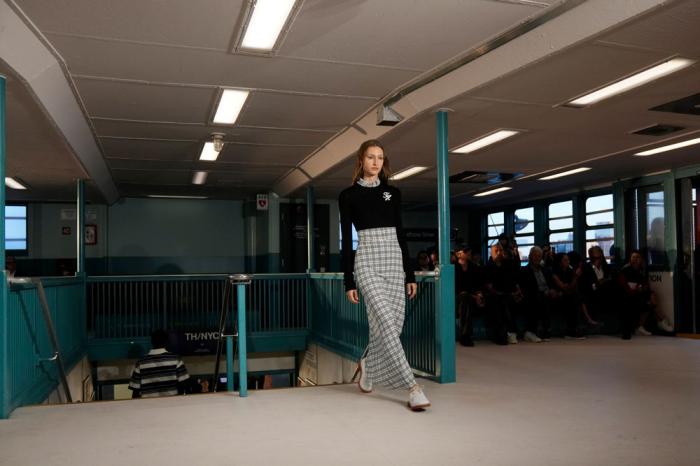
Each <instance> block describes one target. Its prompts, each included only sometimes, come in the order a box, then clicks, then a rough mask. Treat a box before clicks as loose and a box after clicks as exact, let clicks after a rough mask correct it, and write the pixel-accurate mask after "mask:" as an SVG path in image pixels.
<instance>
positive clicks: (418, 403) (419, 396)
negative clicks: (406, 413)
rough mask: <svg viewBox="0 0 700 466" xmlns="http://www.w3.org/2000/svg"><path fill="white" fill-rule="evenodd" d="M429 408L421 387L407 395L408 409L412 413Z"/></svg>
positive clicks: (428, 402)
mask: <svg viewBox="0 0 700 466" xmlns="http://www.w3.org/2000/svg"><path fill="white" fill-rule="evenodd" d="M428 406H430V401H429V400H428V398H427V397H426V396H425V393H423V389H422V388H421V387H416V388H414V389H413V390H411V391H410V392H409V393H408V407H409V408H411V410H412V411H422V410H423V409H425V408H427V407H428Z"/></svg>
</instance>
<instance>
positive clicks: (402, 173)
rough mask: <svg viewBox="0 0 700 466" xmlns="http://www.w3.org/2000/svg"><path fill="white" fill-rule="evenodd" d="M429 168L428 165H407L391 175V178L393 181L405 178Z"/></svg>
mask: <svg viewBox="0 0 700 466" xmlns="http://www.w3.org/2000/svg"><path fill="white" fill-rule="evenodd" d="M427 169H428V167H419V166H417V165H413V166H410V167H406V168H404V169H403V170H399V171H398V172H396V173H394V174H393V175H391V176H390V177H389V179H390V180H391V181H397V180H403V179H404V178H408V177H409V176H413V175H417V174H418V173H421V172H424V171H426V170H427Z"/></svg>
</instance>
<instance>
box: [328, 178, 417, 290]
mask: <svg viewBox="0 0 700 466" xmlns="http://www.w3.org/2000/svg"><path fill="white" fill-rule="evenodd" d="M338 204H339V207H340V230H341V234H342V236H343V243H342V265H343V273H344V275H345V276H344V279H345V290H346V291H348V290H354V289H356V288H357V286H356V285H355V279H354V278H353V270H354V266H355V257H354V255H353V250H352V225H353V224H354V225H355V229H356V230H357V231H360V230H366V229H368V228H389V227H394V228H396V236H397V239H398V241H399V246H400V247H401V255H402V258H403V270H404V272H405V273H406V283H415V281H416V277H415V275H414V273H413V270H412V269H411V266H410V260H409V257H408V247H407V246H406V238H405V236H404V232H403V226H402V223H401V191H399V189H398V188H396V187H394V186H390V185H387V184H385V183H384V182H381V183H379V185H378V186H374V187H365V186H360V185H359V184H357V183H355V184H354V185H352V186H350V187H349V188H346V189H344V190H343V192H341V193H340V196H339V198H338Z"/></svg>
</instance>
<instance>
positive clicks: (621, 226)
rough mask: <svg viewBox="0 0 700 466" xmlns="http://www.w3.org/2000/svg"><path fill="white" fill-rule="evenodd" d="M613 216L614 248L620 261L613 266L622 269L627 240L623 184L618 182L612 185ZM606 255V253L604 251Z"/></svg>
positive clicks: (625, 255)
mask: <svg viewBox="0 0 700 466" xmlns="http://www.w3.org/2000/svg"><path fill="white" fill-rule="evenodd" d="M613 215H614V221H615V224H614V225H615V246H616V247H617V248H618V252H619V256H620V257H619V260H620V261H622V263H621V264H615V265H617V266H618V267H622V264H624V262H625V257H627V251H626V249H627V238H626V236H625V235H626V231H625V230H626V228H627V224H626V222H625V182H623V181H618V182H616V183H613ZM604 252H605V253H608V251H604Z"/></svg>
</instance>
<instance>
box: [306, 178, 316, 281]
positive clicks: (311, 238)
mask: <svg viewBox="0 0 700 466" xmlns="http://www.w3.org/2000/svg"><path fill="white" fill-rule="evenodd" d="M315 202H316V197H315V196H314V187H313V186H311V185H309V186H307V187H306V264H307V265H306V271H307V272H313V271H315V270H316V264H314V262H315V255H314V249H315V239H316V238H315V236H316V232H315V230H314V203H315Z"/></svg>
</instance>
